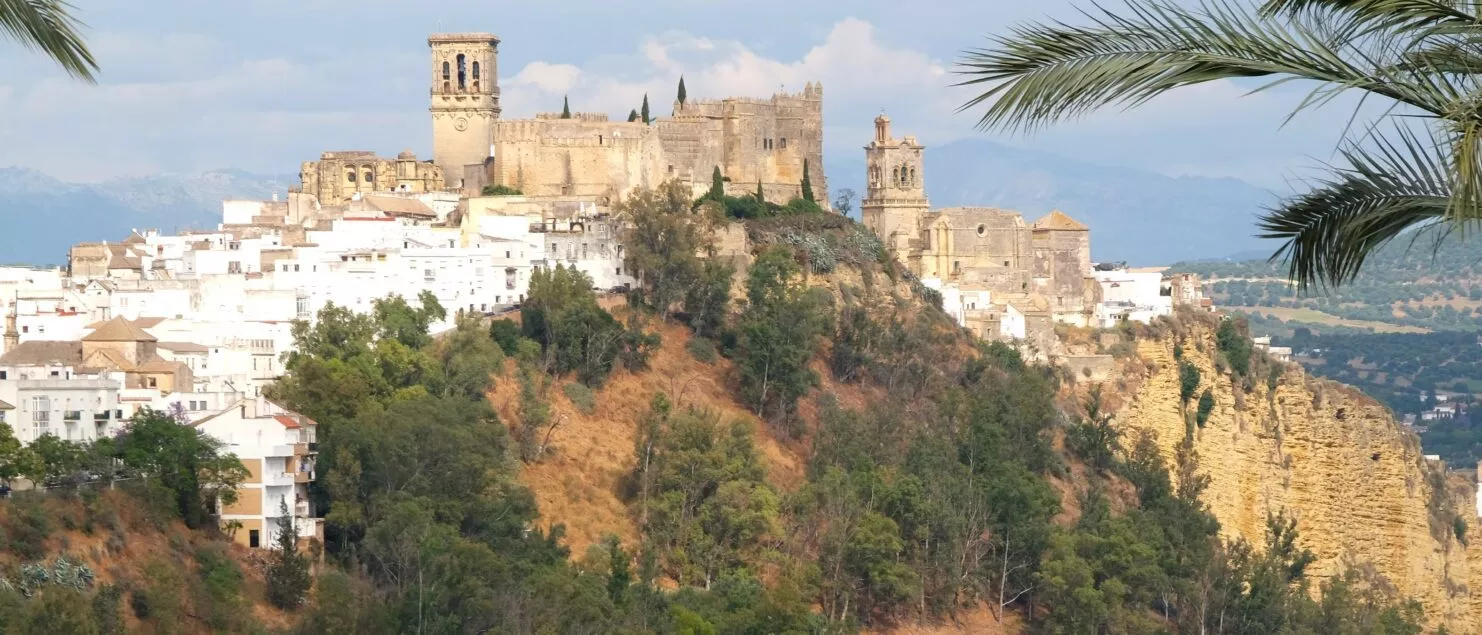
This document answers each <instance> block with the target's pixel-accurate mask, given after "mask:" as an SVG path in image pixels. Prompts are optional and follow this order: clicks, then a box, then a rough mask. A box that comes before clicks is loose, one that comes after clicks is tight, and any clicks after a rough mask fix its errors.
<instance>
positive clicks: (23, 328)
mask: <svg viewBox="0 0 1482 635" xmlns="http://www.w3.org/2000/svg"><path fill="white" fill-rule="evenodd" d="M128 305H129V304H128V301H127V300H126V301H124V303H123V306H128ZM21 332H22V333H30V332H31V327H29V326H22V327H21Z"/></svg>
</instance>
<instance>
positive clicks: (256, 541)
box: [247, 64, 446, 549]
mask: <svg viewBox="0 0 1482 635" xmlns="http://www.w3.org/2000/svg"><path fill="white" fill-rule="evenodd" d="M444 66H446V64H444ZM258 534H259V532H258V530H256V529H249V530H247V546H248V547H251V548H253V549H256V548H258V546H259V545H260V542H261V538H260V537H259V535H258Z"/></svg>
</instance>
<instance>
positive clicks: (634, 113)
mask: <svg viewBox="0 0 1482 635" xmlns="http://www.w3.org/2000/svg"><path fill="white" fill-rule="evenodd" d="M635 121H638V110H637V109H634V110H629V111H628V123H633V122H635Z"/></svg>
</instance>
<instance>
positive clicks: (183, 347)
mask: <svg viewBox="0 0 1482 635" xmlns="http://www.w3.org/2000/svg"><path fill="white" fill-rule="evenodd" d="M155 347H156V348H162V349H165V350H167V351H170V352H172V353H208V352H210V351H211V349H210V348H209V347H207V346H206V345H205V344H196V343H195V342H160V343H159V344H156V345H155Z"/></svg>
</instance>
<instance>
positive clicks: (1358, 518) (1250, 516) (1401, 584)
mask: <svg viewBox="0 0 1482 635" xmlns="http://www.w3.org/2000/svg"><path fill="white" fill-rule="evenodd" d="M1216 324H1217V322H1215V320H1214V318H1213V316H1207V315H1205V316H1199V315H1183V316H1180V317H1179V318H1178V319H1176V320H1174V322H1173V323H1172V324H1171V325H1167V326H1166V327H1162V328H1158V329H1154V331H1153V332H1151V333H1142V334H1140V335H1141V336H1140V337H1138V338H1137V343H1136V354H1135V355H1131V356H1126V357H1124V358H1123V359H1122V364H1121V366H1120V368H1121V370H1122V372H1121V376H1120V379H1118V380H1117V381H1119V382H1120V386H1119V388H1120V390H1118V391H1116V392H1118V393H1119V394H1120V395H1121V396H1122V397H1123V398H1124V400H1125V401H1124V402H1123V403H1122V404H1121V408H1120V411H1119V413H1118V418H1117V420H1118V425H1119V426H1120V427H1121V428H1122V430H1123V431H1124V433H1129V434H1133V433H1136V431H1139V430H1146V431H1150V432H1151V433H1153V434H1155V435H1156V438H1157V441H1158V445H1159V447H1160V448H1161V449H1162V451H1163V454H1164V456H1165V458H1166V459H1167V460H1168V461H1169V464H1170V465H1172V464H1173V461H1174V455H1175V450H1176V448H1177V446H1178V445H1179V444H1180V442H1181V441H1182V440H1183V439H1184V436H1185V434H1186V430H1187V429H1189V428H1187V427H1186V425H1188V426H1191V427H1192V430H1193V434H1194V448H1195V449H1196V450H1197V453H1198V472H1199V473H1201V474H1203V475H1206V476H1208V477H1209V485H1208V488H1207V489H1206V490H1205V491H1204V494H1203V500H1204V502H1205V503H1206V504H1207V505H1208V506H1209V508H1210V510H1211V511H1212V512H1213V513H1214V515H1215V516H1216V517H1217V518H1218V519H1219V521H1220V523H1221V525H1222V531H1223V533H1224V534H1225V536H1226V537H1227V538H1230V539H1233V538H1237V537H1238V538H1244V539H1245V540H1247V541H1249V542H1251V543H1253V544H1257V545H1259V544H1261V543H1262V541H1263V534H1264V532H1265V521H1266V517H1267V514H1268V513H1275V512H1278V511H1281V510H1285V511H1286V513H1288V514H1289V515H1292V516H1294V517H1296V518H1297V519H1298V529H1299V531H1300V539H1301V542H1302V543H1303V546H1305V547H1306V548H1308V549H1310V550H1311V551H1312V552H1313V553H1314V554H1315V555H1316V556H1317V558H1318V560H1317V562H1316V563H1315V564H1314V566H1313V567H1312V568H1311V569H1310V570H1309V571H1310V573H1311V574H1312V575H1313V577H1314V578H1315V579H1321V578H1325V577H1327V576H1331V575H1333V574H1335V573H1338V572H1340V571H1342V570H1343V569H1344V568H1345V567H1346V566H1350V565H1352V566H1363V565H1366V564H1372V565H1373V567H1374V569H1375V570H1376V571H1377V572H1378V573H1380V574H1381V575H1383V576H1384V577H1385V578H1386V579H1387V580H1388V581H1389V582H1390V583H1391V584H1393V585H1394V587H1395V588H1396V590H1398V591H1399V592H1400V593H1402V594H1403V595H1405V596H1409V597H1413V598H1415V599H1417V600H1419V601H1420V602H1421V603H1422V604H1423V605H1424V608H1425V613H1426V618H1427V621H1428V622H1429V624H1430V626H1431V627H1436V626H1440V625H1443V624H1444V625H1446V626H1447V628H1448V630H1449V631H1451V632H1453V633H1476V632H1482V593H1478V594H1474V593H1473V592H1472V591H1471V589H1472V588H1474V587H1475V588H1479V589H1482V586H1478V585H1477V583H1478V582H1482V548H1479V547H1468V546H1467V545H1466V544H1465V535H1466V533H1468V532H1466V531H1465V527H1459V526H1458V525H1459V523H1464V524H1465V525H1468V526H1472V527H1474V530H1473V531H1472V532H1470V533H1471V534H1472V535H1473V540H1472V542H1473V543H1474V544H1475V543H1477V542H1478V541H1477V540H1476V536H1477V535H1478V534H1479V532H1478V531H1476V530H1475V526H1476V519H1475V514H1474V513H1473V512H1472V510H1473V509H1474V507H1473V504H1472V503H1471V502H1470V501H1472V500H1475V498H1473V497H1474V496H1475V490H1474V488H1473V486H1471V485H1470V484H1469V483H1468V482H1467V481H1466V480H1463V479H1458V478H1451V479H1450V481H1449V484H1448V477H1447V475H1446V472H1445V467H1444V466H1442V465H1439V464H1436V463H1432V462H1430V461H1427V460H1426V459H1425V458H1424V456H1423V455H1422V453H1421V449H1420V443H1419V440H1418V439H1417V438H1416V436H1415V435H1414V434H1413V433H1411V432H1409V431H1408V430H1406V429H1405V428H1404V427H1403V426H1401V425H1399V424H1398V423H1396V422H1395V420H1394V418H1393V417H1392V416H1391V414H1390V413H1389V411H1388V410H1387V409H1386V408H1384V407H1383V406H1382V405H1380V404H1379V403H1378V402H1376V401H1374V400H1373V399H1370V398H1369V397H1367V396H1365V395H1363V394H1361V393H1359V392H1358V391H1357V390H1354V389H1352V388H1350V387H1347V386H1344V385H1341V384H1337V383H1333V382H1329V381H1326V380H1320V379H1316V378H1313V377H1310V376H1308V375H1306V374H1305V373H1304V372H1303V371H1302V370H1301V368H1300V367H1298V366H1296V365H1294V364H1280V363H1276V362H1271V361H1269V360H1266V359H1265V358H1264V357H1263V356H1261V355H1260V354H1259V353H1258V354H1257V359H1256V360H1255V361H1254V362H1253V365H1252V369H1251V372H1250V373H1249V375H1250V376H1251V379H1245V378H1241V377H1236V376H1233V375H1232V373H1231V372H1230V371H1229V370H1228V369H1227V368H1224V366H1226V364H1224V363H1223V361H1221V360H1220V353H1219V351H1218V349H1217V346H1216V342H1215V326H1216ZM1175 348H1177V349H1179V350H1178V353H1179V354H1180V355H1181V357H1182V360H1185V361H1187V362H1189V363H1191V364H1193V365H1194V366H1196V367H1197V368H1198V369H1199V370H1200V377H1201V380H1200V385H1199V388H1198V390H1196V391H1195V392H1194V395H1195V398H1194V399H1191V400H1190V402H1189V404H1188V405H1187V407H1185V406H1184V405H1183V404H1181V403H1180V390H1179V388H1180V381H1179V365H1180V361H1179V360H1178V359H1176V358H1175V354H1176V353H1175ZM1206 389H1209V390H1210V391H1211V393H1212V394H1213V396H1214V400H1215V407H1214V409H1213V411H1212V412H1211V413H1210V415H1209V417H1208V420H1207V422H1206V423H1205V425H1203V426H1202V427H1200V426H1196V425H1192V424H1186V421H1191V420H1192V419H1193V416H1194V414H1193V413H1194V411H1195V408H1196V406H1195V403H1196V402H1197V400H1198V395H1199V394H1201V393H1203V391H1205V390H1206ZM1458 529H1460V530H1461V532H1460V533H1461V534H1462V537H1461V538H1459V537H1458V536H1457V533H1458ZM1474 578H1475V579H1474Z"/></svg>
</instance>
